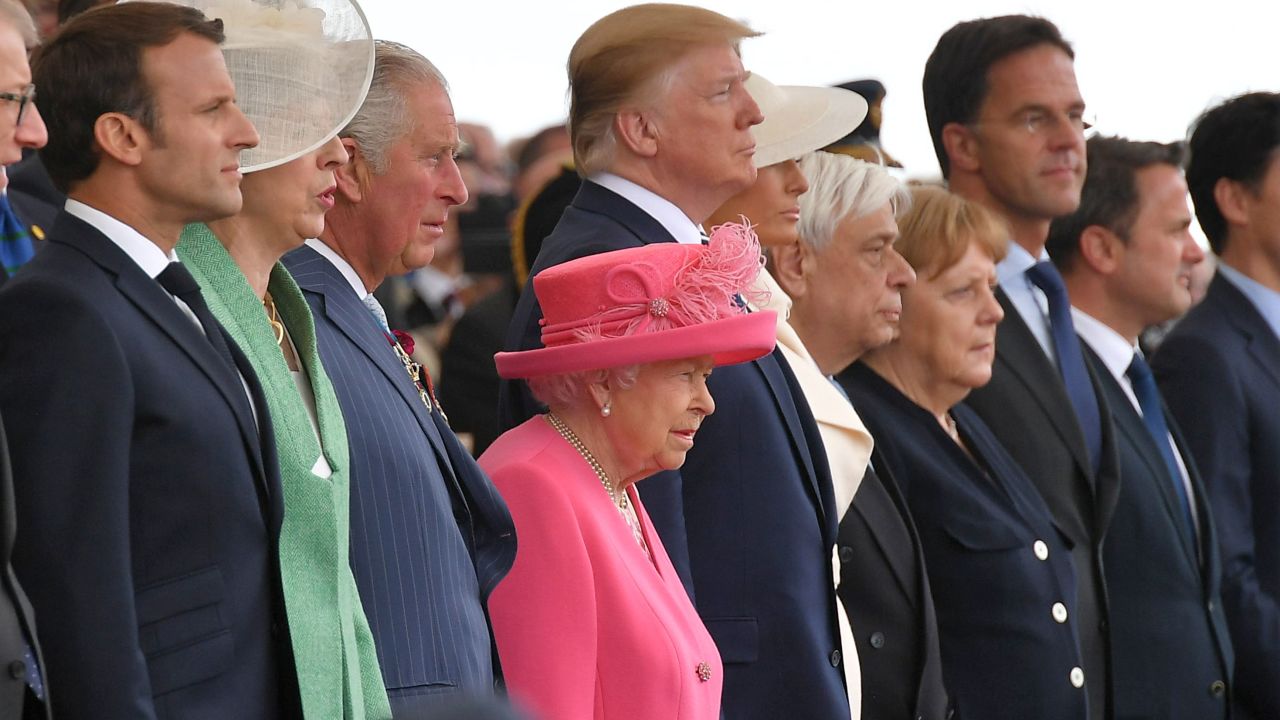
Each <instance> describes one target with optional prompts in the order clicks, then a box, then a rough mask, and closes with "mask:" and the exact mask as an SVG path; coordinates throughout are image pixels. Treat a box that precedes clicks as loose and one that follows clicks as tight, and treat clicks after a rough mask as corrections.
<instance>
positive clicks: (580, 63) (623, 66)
mask: <svg viewBox="0 0 1280 720" xmlns="http://www.w3.org/2000/svg"><path fill="white" fill-rule="evenodd" d="M759 34H760V33H758V32H756V31H754V30H752V29H751V28H749V27H747V26H746V25H744V24H743V23H740V22H738V21H737V20H733V19H730V18H727V17H725V16H723V15H721V14H719V13H716V12H712V11H711V10H706V9H704V8H698V7H692V6H689V5H670V4H664V3H649V4H645V5H633V6H631V7H627V8H623V9H621V10H618V11H617V12H614V13H610V14H609V15H606V16H604V17H603V18H601V19H599V20H597V21H596V22H595V23H594V24H593V25H592V26H591V27H589V28H587V30H586V32H584V33H582V36H581V37H579V38H578V41H577V42H576V43H574V44H573V49H572V50H571V51H570V52H569V64H568V69H569V134H570V137H571V139H572V141H573V160H574V163H575V164H576V165H577V167H578V169H579V172H581V173H582V174H583V175H584V176H586V175H590V174H592V173H597V172H600V171H602V170H605V169H607V168H608V166H609V165H610V164H611V163H612V162H613V154H614V150H615V148H616V146H617V139H616V138H615V137H614V133H613V119H614V117H615V116H616V115H617V114H618V113H619V112H621V111H622V110H624V109H626V107H627V105H628V104H633V103H637V102H639V101H641V100H643V99H645V98H646V96H649V95H653V94H655V91H659V90H661V89H662V88H663V87H665V86H667V85H668V84H669V82H670V75H669V74H670V71H671V70H673V69H674V68H675V66H676V65H677V64H678V63H679V62H680V60H682V59H683V58H684V56H685V54H686V53H688V51H689V50H690V49H691V48H693V47H697V46H699V45H714V44H716V43H727V44H729V45H732V46H733V48H734V50H735V51H736V50H737V49H738V44H739V42H740V41H741V40H742V39H743V38H749V37H755V36H757V35H759Z"/></svg>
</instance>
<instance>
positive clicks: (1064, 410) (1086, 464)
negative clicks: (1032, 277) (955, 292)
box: [996, 289, 1101, 481]
mask: <svg viewBox="0 0 1280 720" xmlns="http://www.w3.org/2000/svg"><path fill="white" fill-rule="evenodd" d="M996 297H997V298H999V300H1000V306H1001V307H1002V308H1004V320H1003V321H1002V322H1001V323H1000V328H999V330H998V331H997V335H996V362H998V363H1001V364H1002V365H1003V366H1004V367H1005V368H1006V369H1007V370H1008V371H1009V373H1010V374H1012V375H1015V376H1016V377H1017V378H1018V380H1019V382H1021V383H1022V385H1023V387H1024V388H1026V390H1027V393H1028V394H1029V395H1030V396H1031V397H1033V398H1035V401H1036V403H1037V404H1038V405H1039V406H1040V408H1041V409H1042V410H1043V411H1044V413H1045V415H1047V416H1048V417H1049V420H1050V422H1051V423H1052V424H1053V427H1054V429H1056V430H1057V431H1058V434H1059V435H1061V436H1062V439H1063V440H1065V441H1066V443H1067V447H1068V448H1070V450H1071V455H1072V457H1074V458H1075V460H1076V463H1077V464H1079V465H1080V467H1081V468H1083V469H1084V475H1085V477H1088V478H1090V479H1091V481H1092V478H1093V464H1092V463H1091V462H1090V460H1089V456H1088V452H1089V451H1088V449H1087V448H1086V447H1085V444H1084V434H1083V433H1082V432H1081V431H1080V423H1079V421H1078V420H1077V419H1076V417H1075V414H1074V413H1073V412H1072V410H1071V399H1070V398H1068V397H1067V391H1066V389H1065V388H1063V386H1062V376H1061V374H1059V372H1058V369H1057V368H1056V367H1054V366H1053V363H1051V362H1050V361H1049V357H1048V356H1047V355H1045V353H1044V348H1042V347H1040V343H1039V341H1037V340H1036V338H1035V335H1033V334H1031V329H1030V328H1028V327H1027V325H1026V323H1025V322H1023V320H1022V316H1021V315H1020V314H1019V313H1018V309H1017V308H1016V307H1014V305H1013V303H1012V302H1010V301H1009V297H1008V296H1007V295H1005V293H1004V290H1002V289H997V290H996ZM1100 410H1101V408H1100Z"/></svg>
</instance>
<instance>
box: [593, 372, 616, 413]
mask: <svg viewBox="0 0 1280 720" xmlns="http://www.w3.org/2000/svg"><path fill="white" fill-rule="evenodd" d="M587 393H588V394H589V395H590V396H591V403H592V405H593V406H594V407H595V410H596V411H597V412H599V413H600V415H601V416H602V417H609V413H610V412H612V405H611V404H610V403H611V399H612V395H613V393H612V392H611V391H610V389H609V380H608V379H607V378H606V379H604V380H600V381H599V382H593V383H589V384H588V385H587Z"/></svg>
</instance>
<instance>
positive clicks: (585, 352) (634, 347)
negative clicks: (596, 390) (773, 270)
mask: <svg viewBox="0 0 1280 720" xmlns="http://www.w3.org/2000/svg"><path fill="white" fill-rule="evenodd" d="M777 323H778V318H777V313H775V312H774V311H772V310H765V311H761V312H754V313H750V314H743V315H735V316H733V317H730V318H724V319H722V320H716V321H714V322H709V323H699V324H697V325H687V326H685V327H681V328H674V329H672V330H662V331H659V332H651V333H641V334H638V335H627V336H625V337H619V338H609V339H605V340H593V341H591V342H585V343H574V344H572V345H560V346H557V347H552V348H538V349H536V350H522V351H519V352H500V353H498V354H496V355H494V356H493V360H494V363H495V364H496V365H497V366H498V375H500V376H502V377H504V378H508V379H512V378H531V377H538V376H541V375H555V374H559V373H569V372H582V371H584V370H605V369H608V368H615V367H623V366H626V365H643V364H645V363H652V362H661V361H664V360H680V359H683V358H692V357H699V356H702V355H710V356H711V358H712V361H713V362H714V363H715V364H716V365H717V366H719V365H734V364H736V363H743V362H747V361H749V360H755V359H756V358H759V357H763V356H765V355H768V354H769V353H771V352H773V347H774V345H775V344H776V342H777V327H778V326H777Z"/></svg>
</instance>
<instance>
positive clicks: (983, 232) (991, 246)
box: [894, 185, 1009, 280]
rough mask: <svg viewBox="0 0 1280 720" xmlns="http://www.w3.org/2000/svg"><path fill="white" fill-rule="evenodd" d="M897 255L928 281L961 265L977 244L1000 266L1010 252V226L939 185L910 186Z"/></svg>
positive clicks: (900, 221) (900, 224) (899, 221)
mask: <svg viewBox="0 0 1280 720" xmlns="http://www.w3.org/2000/svg"><path fill="white" fill-rule="evenodd" d="M898 232H899V237H898V242H897V243H896V244H895V245H894V248H896V249H897V251H898V253H899V254H901V255H902V257H903V258H905V259H906V261H907V262H908V263H909V264H910V265H911V267H912V268H913V269H914V270H915V271H916V272H917V273H923V272H924V271H925V270H930V274H929V276H928V279H930V280H932V279H933V278H936V277H938V276H939V275H941V274H942V273H943V272H944V271H945V270H946V269H947V268H949V267H951V266H952V265H954V264H956V263H957V262H960V258H962V257H964V254H965V253H966V252H968V250H969V245H970V244H971V243H972V244H976V245H977V246H978V247H979V248H980V249H981V250H982V251H984V252H985V253H987V255H988V256H990V257H991V259H992V261H994V262H1000V261H1001V260H1002V259H1004V256H1005V253H1007V252H1008V251H1009V225H1008V223H1007V222H1005V219H1004V218H1003V217H1001V216H1000V215H997V214H996V213H994V212H992V211H991V210H988V209H987V208H985V207H983V206H981V205H979V204H978V203H976V202H973V201H971V200H966V199H965V198H962V197H960V196H959V195H956V194H955V193H952V192H950V191H948V190H947V189H946V188H943V187H941V186H938V185H912V186H911V209H910V210H909V211H908V212H907V214H906V215H903V216H902V218H901V219H899V220H898Z"/></svg>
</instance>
